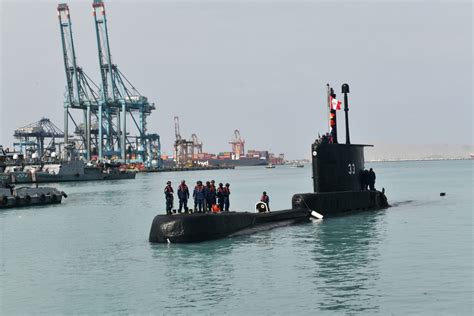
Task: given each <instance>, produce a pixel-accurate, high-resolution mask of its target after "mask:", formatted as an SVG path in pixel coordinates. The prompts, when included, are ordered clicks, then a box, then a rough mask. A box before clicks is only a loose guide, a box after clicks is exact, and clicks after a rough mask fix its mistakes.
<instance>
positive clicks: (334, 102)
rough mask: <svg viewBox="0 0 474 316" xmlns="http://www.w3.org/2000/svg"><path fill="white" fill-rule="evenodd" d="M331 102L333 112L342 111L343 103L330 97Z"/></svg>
mask: <svg viewBox="0 0 474 316" xmlns="http://www.w3.org/2000/svg"><path fill="white" fill-rule="evenodd" d="M329 101H330V104H331V110H340V109H341V101H339V100H338V99H336V98H333V97H332V96H329Z"/></svg>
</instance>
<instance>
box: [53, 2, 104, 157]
mask: <svg viewBox="0 0 474 316" xmlns="http://www.w3.org/2000/svg"><path fill="white" fill-rule="evenodd" d="M57 13H58V19H59V27H60V31H61V44H62V48H63V59H64V69H65V71H66V83H67V85H66V99H65V101H64V144H65V145H68V143H69V119H71V121H72V122H73V123H74V125H75V126H76V128H78V124H77V123H76V121H75V120H74V117H73V115H72V113H71V109H78V110H82V112H83V121H84V122H83V126H84V128H83V129H84V131H85V132H84V133H83V134H82V135H80V136H81V139H82V143H83V144H82V145H81V147H83V149H84V151H85V153H86V159H87V160H90V149H91V135H90V126H91V113H95V112H96V111H97V107H98V103H99V102H98V101H99V96H98V93H97V91H98V90H99V87H98V86H97V85H96V84H95V83H94V82H93V81H92V79H91V78H90V77H89V76H88V75H87V74H86V73H85V72H84V71H83V69H82V68H81V67H79V66H78V65H77V58H76V50H75V47H74V38H73V35H72V23H71V14H70V10H69V7H68V5H67V4H66V3H61V4H59V5H58V7H57ZM65 148H67V146H65Z"/></svg>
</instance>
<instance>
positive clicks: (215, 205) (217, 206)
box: [211, 204, 221, 213]
mask: <svg viewBox="0 0 474 316" xmlns="http://www.w3.org/2000/svg"><path fill="white" fill-rule="evenodd" d="M211 209H212V213H219V212H220V211H221V208H220V207H219V205H217V204H213V205H212V208H211Z"/></svg>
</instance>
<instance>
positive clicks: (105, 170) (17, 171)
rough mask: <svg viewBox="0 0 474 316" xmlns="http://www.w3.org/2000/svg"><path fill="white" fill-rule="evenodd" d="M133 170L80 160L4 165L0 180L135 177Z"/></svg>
mask: <svg viewBox="0 0 474 316" xmlns="http://www.w3.org/2000/svg"><path fill="white" fill-rule="evenodd" d="M135 175H136V174H135V172H128V171H122V170H120V169H119V168H117V167H115V166H112V165H109V166H108V165H105V166H103V167H101V166H95V165H86V164H84V162H82V161H80V160H72V161H64V162H62V163H53V164H44V165H42V166H41V165H36V166H35V165H30V166H24V167H21V166H6V167H5V170H4V172H2V173H0V181H3V182H4V183H46V182H71V181H100V180H122V179H135Z"/></svg>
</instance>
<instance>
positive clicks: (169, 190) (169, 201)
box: [165, 181, 174, 215]
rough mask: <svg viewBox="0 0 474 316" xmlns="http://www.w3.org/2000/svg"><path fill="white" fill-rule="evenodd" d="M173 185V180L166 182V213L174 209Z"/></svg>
mask: <svg viewBox="0 0 474 316" xmlns="http://www.w3.org/2000/svg"><path fill="white" fill-rule="evenodd" d="M173 194H174V191H173V187H171V181H168V182H166V187H165V199H166V214H168V215H170V214H171V210H172V209H173Z"/></svg>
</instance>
